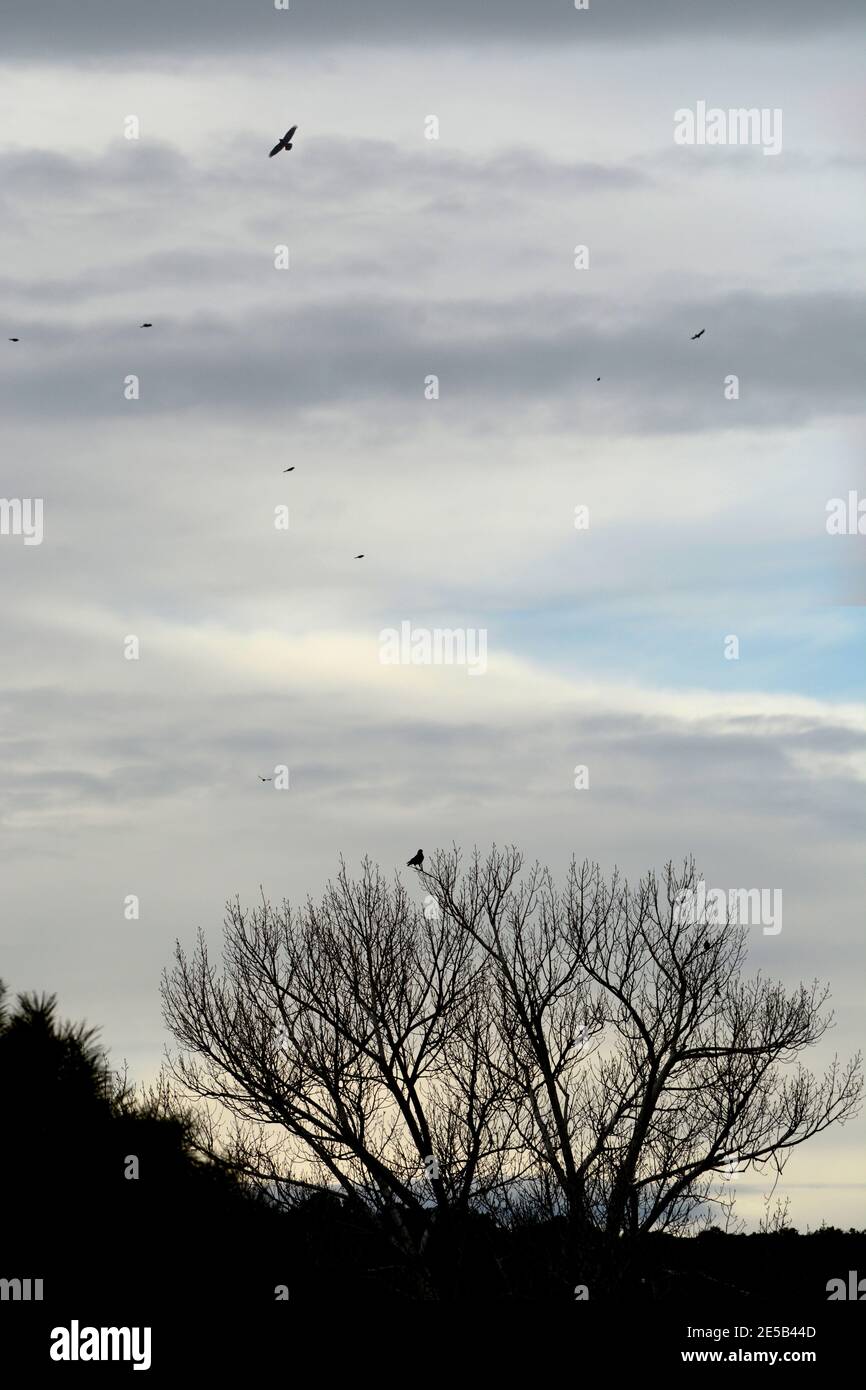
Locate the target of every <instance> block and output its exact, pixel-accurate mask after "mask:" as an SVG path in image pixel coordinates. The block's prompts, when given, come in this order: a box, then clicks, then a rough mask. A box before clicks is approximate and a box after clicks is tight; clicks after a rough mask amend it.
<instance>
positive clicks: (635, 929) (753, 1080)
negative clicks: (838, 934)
mask: <svg viewBox="0 0 866 1390" xmlns="http://www.w3.org/2000/svg"><path fill="white" fill-rule="evenodd" d="M522 869H523V864H522V859H521V856H520V854H519V853H518V852H517V850H515V849H513V848H512V849H509V850H506V851H498V850H496V849H494V851H493V852H492V853H491V854H490V855H488V856H487V858H486V859H485V860H482V859H481V858H480V856H479V855H478V854H477V853H476V854H475V855H474V856H473V858H472V860H471V862H470V864H469V866H468V869H467V871H466V872H465V873H461V860H460V854H459V852H458V851H457V850H454V851H452V852H451V853H449V854H444V853H439V854H437V855H436V856H435V858H434V860H433V862H432V865H431V867H430V868H429V871H428V872H427V873H425V874H424V875H423V878H424V881H425V884H426V886H427V887H428V889H430V891H431V892H432V894H433V895H434V896H435V898H436V900H437V902H438V904H439V906H440V908H441V910H442V912H443V914H444V915H445V916H447V917H450V918H453V920H454V921H455V922H458V923H459V924H460V925H461V926H462V927H463V929H464V930H465V932H466V934H467V936H469V937H471V939H472V940H473V941H475V942H476V943H477V944H478V946H479V947H480V948H481V950H482V951H483V953H484V956H485V957H486V959H487V960H488V961H489V962H490V963H491V964H492V966H493V980H494V982H495V988H496V990H497V994H498V1000H499V1014H500V1019H501V1028H500V1044H501V1054H504V1055H505V1056H506V1057H507V1062H505V1063H500V1065H502V1066H503V1067H505V1068H506V1069H507V1070H508V1073H509V1079H510V1081H511V1083H512V1086H513V1087H514V1088H515V1089H516V1090H518V1091H519V1094H520V1107H519V1110H518V1112H517V1122H518V1125H519V1128H520V1134H521V1140H522V1142H523V1144H524V1145H525V1149H526V1152H527V1153H529V1154H531V1155H532V1158H533V1160H534V1164H535V1165H536V1170H537V1176H538V1178H539V1190H540V1191H541V1190H543V1187H544V1184H543V1183H542V1182H541V1181H540V1180H541V1179H542V1178H543V1177H545V1176H546V1177H549V1176H550V1175H552V1176H553V1178H554V1180H555V1186H554V1189H553V1197H554V1208H555V1209H556V1210H559V1211H562V1212H564V1213H565V1214H566V1215H567V1216H568V1219H569V1221H570V1222H571V1223H572V1225H573V1226H574V1227H575V1228H576V1229H578V1230H579V1231H581V1232H584V1233H585V1232H587V1231H596V1232H603V1233H604V1234H605V1235H606V1236H607V1237H616V1236H619V1235H620V1234H621V1233H628V1234H631V1235H637V1234H638V1233H639V1232H645V1231H649V1230H651V1229H656V1230H658V1229H666V1228H667V1229H673V1230H681V1229H683V1228H685V1227H686V1226H687V1225H688V1224H689V1222H690V1221H691V1220H692V1219H693V1218H694V1217H695V1215H696V1213H698V1212H699V1211H700V1209H701V1208H702V1206H704V1205H705V1204H706V1203H707V1201H712V1200H713V1192H714V1182H715V1180H716V1179H717V1177H718V1175H719V1173H723V1174H725V1173H729V1170H730V1167H731V1165H733V1166H734V1167H735V1168H736V1169H737V1170H738V1171H745V1170H746V1169H747V1168H748V1167H749V1166H751V1165H758V1166H764V1165H768V1164H769V1165H772V1166H774V1167H775V1168H776V1170H777V1171H781V1169H782V1167H783V1166H784V1163H785V1161H786V1159H787V1157H788V1156H789V1155H790V1152H791V1150H792V1149H793V1148H794V1147H795V1146H797V1145H799V1144H802V1143H803V1142H805V1140H807V1139H809V1138H811V1137H812V1136H813V1135H815V1134H818V1133H819V1132H820V1131H821V1130H823V1129H825V1128H826V1127H827V1126H828V1125H830V1124H832V1123H833V1122H834V1121H837V1120H838V1121H844V1120H845V1119H846V1118H847V1117H848V1116H850V1115H851V1114H852V1113H853V1112H854V1111H855V1109H856V1108H857V1105H858V1099H859V1095H860V1090H861V1078H860V1058H859V1054H858V1056H857V1057H855V1058H854V1059H853V1060H852V1061H850V1062H849V1063H847V1064H846V1065H844V1066H843V1065H841V1064H840V1063H839V1062H838V1060H837V1059H834V1061H833V1062H832V1063H831V1064H830V1066H829V1068H828V1070H827V1072H826V1073H825V1075H824V1076H823V1077H822V1078H820V1079H817V1078H816V1077H814V1076H813V1075H812V1074H810V1073H809V1072H808V1071H806V1070H805V1069H804V1068H803V1067H802V1066H801V1065H800V1064H799V1062H798V1060H797V1059H798V1056H799V1054H800V1053H802V1052H803V1051H804V1050H805V1049H806V1048H808V1047H811V1046H813V1045H814V1044H815V1043H817V1042H818V1041H819V1040H820V1038H821V1037H822V1036H823V1035H824V1033H825V1032H826V1030H827V1028H828V1027H829V1026H830V1025H831V1022H832V1016H831V1015H822V1009H823V1005H824V1004H825V1002H826V999H827V993H828V991H827V990H826V989H822V988H820V987H819V986H818V984H817V983H814V984H812V985H811V986H810V987H805V986H801V987H799V988H798V989H795V990H793V991H791V992H788V991H786V990H785V989H784V988H783V987H782V985H780V984H776V983H773V982H771V981H768V980H765V979H762V978H761V977H760V976H759V977H757V978H756V979H754V980H751V981H744V980H743V979H742V978H741V970H742V966H743V963H744V959H745V954H746V952H745V938H746V934H747V929H746V928H745V927H742V926H738V925H736V924H734V923H732V922H731V921H730V920H726V921H724V922H715V921H713V920H711V919H708V918H707V917H706V916H704V918H703V920H700V921H693V920H691V919H690V916H689V914H688V913H684V912H683V911H682V906H683V903H684V901H686V900H688V899H689V898H691V897H692V895H693V894H694V893H695V890H696V887H697V881H696V876H695V869H694V864H693V863H691V862H688V863H686V864H685V865H684V867H683V869H682V871H681V872H680V873H679V874H677V873H676V872H675V871H674V869H673V867H672V866H671V865H670V864H669V865H667V866H666V869H665V871H664V875H663V877H662V880H661V882H659V880H658V879H657V877H656V875H655V874H653V873H650V874H648V875H646V876H645V877H644V878H643V879H641V881H640V882H639V883H638V884H637V885H636V886H635V887H634V888H632V887H630V885H629V884H628V882H627V881H625V880H623V879H622V878H621V877H620V876H619V874H618V873H614V875H613V877H612V879H611V880H610V881H609V882H606V881H605V880H604V879H603V877H602V874H601V871H600V870H599V868H598V866H597V865H595V864H587V863H584V864H582V865H579V866H578V865H577V864H575V863H573V864H572V865H571V868H570V871H569V875H568V879H567V882H566V886H565V889H564V890H563V891H562V892H557V891H556V889H555V887H554V884H553V882H552V880H551V877H550V874H549V873H548V872H547V871H546V870H541V869H540V868H539V867H538V866H535V867H533V868H532V869H530V870H529V871H528V873H526V874H525V875H524V876H523V877H522V878H521V872H522ZM580 1018H583V1020H584V1024H583V1031H582V1032H577V1024H578V1020H579V1019H580ZM600 1030H603V1036H602V1038H601V1039H599V1040H598V1042H597V1043H596V1045H595V1046H593V1047H591V1048H587V1046H586V1038H587V1033H589V1036H590V1037H597V1034H598V1032H599V1031H600ZM576 1039H577V1040H579V1042H580V1044H581V1045H579V1046H578V1043H577V1041H576ZM548 1190H549V1189H548Z"/></svg>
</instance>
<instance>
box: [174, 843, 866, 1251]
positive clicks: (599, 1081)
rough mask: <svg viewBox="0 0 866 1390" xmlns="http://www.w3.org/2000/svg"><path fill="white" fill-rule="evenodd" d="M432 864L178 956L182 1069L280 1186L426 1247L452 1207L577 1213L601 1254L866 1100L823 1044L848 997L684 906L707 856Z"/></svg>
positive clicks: (666, 1223) (333, 889) (583, 1235)
mask: <svg viewBox="0 0 866 1390" xmlns="http://www.w3.org/2000/svg"><path fill="white" fill-rule="evenodd" d="M420 877H421V879H422V880H423V883H422V887H423V888H425V889H426V890H427V896H426V899H425V902H424V905H421V904H419V903H417V902H415V901H413V900H412V899H411V898H410V896H409V893H408V891H407V889H406V888H405V887H404V885H403V884H402V882H401V881H400V879H399V878H397V879H396V881H395V882H394V883H393V884H389V883H388V882H386V880H385V879H384V877H383V875H382V874H381V872H380V871H379V870H378V868H376V867H374V866H373V865H372V864H371V863H370V862H369V861H365V863H364V866H363V870H362V873H361V877H360V879H359V880H357V881H355V880H353V879H351V878H350V876H349V874H348V872H347V869H346V867H345V865H344V864H343V865H342V866H341V869H340V873H339V875H338V877H337V880H336V882H335V883H332V884H329V885H328V887H327V890H326V892H325V894H324V896H323V898H322V900H321V901H320V902H318V903H315V902H313V901H308V902H307V903H306V904H305V905H304V906H303V907H302V908H300V909H295V908H293V907H291V906H290V905H289V904H288V903H283V904H282V905H281V906H280V907H277V908H275V907H273V906H272V905H271V904H270V903H269V902H268V901H267V900H264V899H263V901H262V903H261V904H260V905H259V906H257V907H254V908H253V909H252V910H249V911H247V910H245V909H243V908H242V907H241V905H240V903H239V902H234V903H230V904H229V905H228V910H227V916H226V922H225V935H224V954H223V963H222V969H221V970H219V969H218V968H217V967H216V966H215V965H214V963H213V962H212V960H211V958H210V954H209V950H208V947H207V944H206V942H205V940H204V937H203V936H202V935H201V934H200V935H199V939H198V942H197V945H196V947H195V948H194V950H193V952H192V953H191V955H187V953H186V952H185V951H184V950H183V949H182V947H181V946H180V945H178V946H177V949H176V958H175V963H174V966H173V968H172V969H171V971H169V972H166V974H165V976H164V980H163V1002H164V1012H165V1018H166V1022H167V1024H168V1027H169V1028H170V1029H171V1031H172V1032H173V1034H174V1036H175V1038H176V1040H177V1042H178V1043H179V1044H180V1047H181V1051H180V1053H179V1054H178V1055H177V1056H175V1057H174V1058H173V1061H172V1071H173V1074H174V1076H175V1078H176V1079H177V1080H178V1081H179V1082H180V1083H181V1084H182V1085H183V1086H184V1087H185V1088H186V1090H187V1091H188V1092H189V1093H191V1094H192V1095H195V1096H198V1097H201V1098H205V1099H207V1100H208V1101H217V1102H219V1103H220V1105H222V1106H223V1107H225V1109H226V1110H227V1111H228V1112H230V1114H231V1115H232V1116H233V1119H234V1126H233V1133H232V1139H231V1145H230V1152H231V1161H232V1162H233V1163H234V1165H235V1166H236V1168H237V1170H238V1171H239V1172H243V1173H245V1174H246V1175H248V1176H250V1177H251V1178H252V1179H253V1180H254V1181H256V1182H257V1183H259V1184H261V1185H262V1186H263V1187H264V1188H266V1189H267V1190H268V1191H269V1192H270V1193H271V1194H276V1195H277V1196H278V1197H279V1199H280V1200H282V1201H284V1202H286V1203H289V1204H290V1203H292V1202H294V1201H297V1200H299V1199H300V1197H301V1196H302V1195H303V1194H305V1193H308V1192H309V1190H310V1189H311V1188H313V1189H317V1188H318V1189H320V1190H322V1191H331V1192H338V1193H340V1194H342V1196H343V1197H344V1198H345V1199H346V1200H348V1201H349V1202H350V1203H358V1204H360V1205H361V1206H363V1207H364V1208H365V1209H368V1210H369V1209H373V1210H376V1211H379V1212H380V1213H382V1214H383V1216H384V1217H385V1218H386V1219H387V1220H388V1221H391V1222H393V1223H396V1225H397V1227H398V1228H399V1230H400V1231H401V1232H402V1238H403V1239H405V1240H406V1241H411V1240H414V1241H415V1242H416V1243H418V1242H422V1243H423V1241H424V1240H426V1239H427V1238H428V1236H429V1234H430V1230H431V1229H432V1228H433V1227H434V1226H435V1224H436V1222H437V1221H438V1222H439V1223H440V1224H441V1223H442V1222H443V1221H444V1220H445V1219H446V1218H449V1217H450V1218H453V1216H454V1215H455V1214H464V1215H465V1214H469V1213H472V1212H474V1213H477V1214H486V1215H488V1216H491V1217H494V1218H495V1219H496V1220H497V1221H498V1222H500V1223H501V1222H503V1221H504V1222H505V1223H506V1224H511V1225H515V1224H517V1223H519V1222H520V1221H521V1220H523V1219H525V1217H526V1216H527V1215H528V1214H531V1215H532V1216H533V1217H534V1218H536V1219H538V1218H548V1219H561V1220H562V1221H564V1223H565V1226H566V1228H567V1231H568V1240H569V1248H570V1249H571V1250H572V1252H573V1253H574V1258H575V1259H576V1260H580V1259H583V1260H586V1258H587V1255H586V1252H587V1250H589V1249H590V1248H593V1249H598V1248H600V1247H602V1246H604V1245H605V1243H607V1244H608V1245H609V1244H610V1242H611V1241H612V1240H616V1239H618V1238H620V1237H621V1236H627V1237H637V1236H638V1235H639V1234H641V1233H644V1234H645V1233H648V1232H650V1231H662V1230H667V1231H670V1232H677V1231H685V1230H688V1229H689V1228H690V1227H692V1226H693V1225H694V1223H695V1221H696V1220H697V1219H698V1218H699V1217H700V1216H701V1215H702V1214H706V1212H707V1210H708V1207H709V1206H710V1205H711V1204H712V1203H713V1201H715V1200H723V1197H720V1196H719V1184H720V1181H721V1180H722V1179H724V1177H725V1176H726V1175H727V1174H728V1172H729V1171H730V1167H731V1165H732V1164H734V1165H736V1167H737V1169H738V1170H739V1171H744V1170H745V1169H746V1168H748V1167H750V1166H753V1165H754V1166H757V1167H759V1168H761V1169H766V1168H767V1167H771V1168H773V1169H774V1170H775V1171H777V1172H779V1171H781V1169H782V1168H783V1166H784V1163H785V1161H786V1158H787V1157H788V1156H789V1154H790V1152H791V1150H792V1149H793V1148H794V1147H795V1146H797V1145H799V1144H802V1143H803V1142H805V1141H806V1140H808V1139H809V1138H811V1137H812V1136H813V1135H815V1134H818V1133H819V1132H820V1131H821V1130H823V1129H825V1128H826V1127H827V1126H828V1125H830V1124H832V1123H834V1122H835V1121H840V1122H841V1121H844V1120H845V1119H846V1118H847V1117H848V1116H849V1115H851V1114H852V1113H853V1112H854V1111H855V1109H856V1107H857V1104H858V1098H859V1095H860V1089H861V1080H860V1059H859V1056H858V1057H855V1058H854V1059H852V1060H851V1061H849V1062H848V1063H846V1064H842V1063H840V1062H839V1061H838V1059H834V1060H833V1061H832V1062H831V1063H830V1065H829V1067H828V1068H827V1070H826V1071H825V1073H824V1074H823V1075H822V1076H820V1077H816V1076H815V1075H813V1074H812V1073H810V1072H809V1071H808V1070H806V1069H805V1067H804V1066H803V1065H802V1062H801V1060H800V1057H801V1054H802V1053H803V1052H804V1051H806V1050H807V1049H808V1048H810V1047H812V1046H813V1045H814V1044H816V1043H817V1042H818V1041H819V1040H820V1039H821V1038H822V1036H823V1035H824V1033H825V1032H826V1030H827V1028H828V1027H829V1026H830V1024H831V1022H832V1016H831V1015H828V1014H827V1013H825V1011H824V1005H825V1003H826V1000H827V990H826V988H823V987H820V986H819V985H818V984H817V983H813V984H811V985H809V986H800V987H798V988H796V989H793V990H786V989H785V988H784V987H783V986H782V985H781V984H779V983H775V982H773V981H771V980H768V979H764V978H762V977H761V976H760V975H758V976H756V977H754V978H751V979H747V978H744V976H743V966H744V963H745V955H746V944H745V942H746V935H747V929H746V928H745V927H742V926H738V925H736V924H735V923H732V922H731V921H724V922H715V921H712V920H702V921H697V922H692V923H689V922H688V921H684V920H682V916H683V914H682V913H680V912H679V911H678V904H680V903H681V902H682V900H683V896H684V894H688V893H690V892H692V891H693V890H694V889H695V887H696V875H695V869H694V865H693V864H692V863H690V862H689V863H686V864H685V865H684V866H683V868H682V870H681V871H679V872H677V871H675V870H674V869H673V867H672V866H671V865H668V866H667V867H666V868H665V870H664V872H663V874H662V875H661V877H658V876H657V875H656V874H655V873H652V872H651V873H648V874H647V875H645V876H644V877H643V878H642V879H641V880H640V881H639V882H638V883H637V884H634V885H631V884H629V882H628V881H627V880H625V879H624V878H623V877H622V876H621V875H620V874H619V873H616V872H615V873H614V874H613V875H612V877H610V878H609V879H606V878H605V877H604V876H603V875H602V873H601V870H600V869H599V867H598V866H597V865H594V864H588V863H584V864H580V865H578V864H576V863H573V864H572V866H571V869H570V871H569V873H568V876H567V879H566V882H565V884H564V886H563V887H562V888H557V886H556V885H555V883H554V881H553V878H552V876H551V875H550V873H549V872H548V871H547V870H545V869H542V868H540V867H539V866H538V865H536V866H534V867H531V868H529V869H528V870H524V865H523V861H522V857H521V855H520V854H519V852H518V851H517V850H516V849H514V848H511V849H508V850H505V851H501V850H497V849H495V848H494V849H493V850H492V851H491V853H490V854H489V855H487V856H486V857H484V858H482V857H481V855H479V854H478V852H476V853H475V854H474V855H473V856H472V858H471V859H470V861H469V863H468V864H467V865H466V866H465V867H464V865H463V862H462V859H461V855H460V853H459V851H458V850H457V849H454V850H452V851H451V852H448V853H444V852H438V853H437V854H436V855H434V857H433V859H432V861H428V869H427V870H426V871H421V873H420ZM723 1190H724V1191H726V1192H730V1188H729V1187H728V1188H726V1189H723ZM581 1252H582V1253H581Z"/></svg>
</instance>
